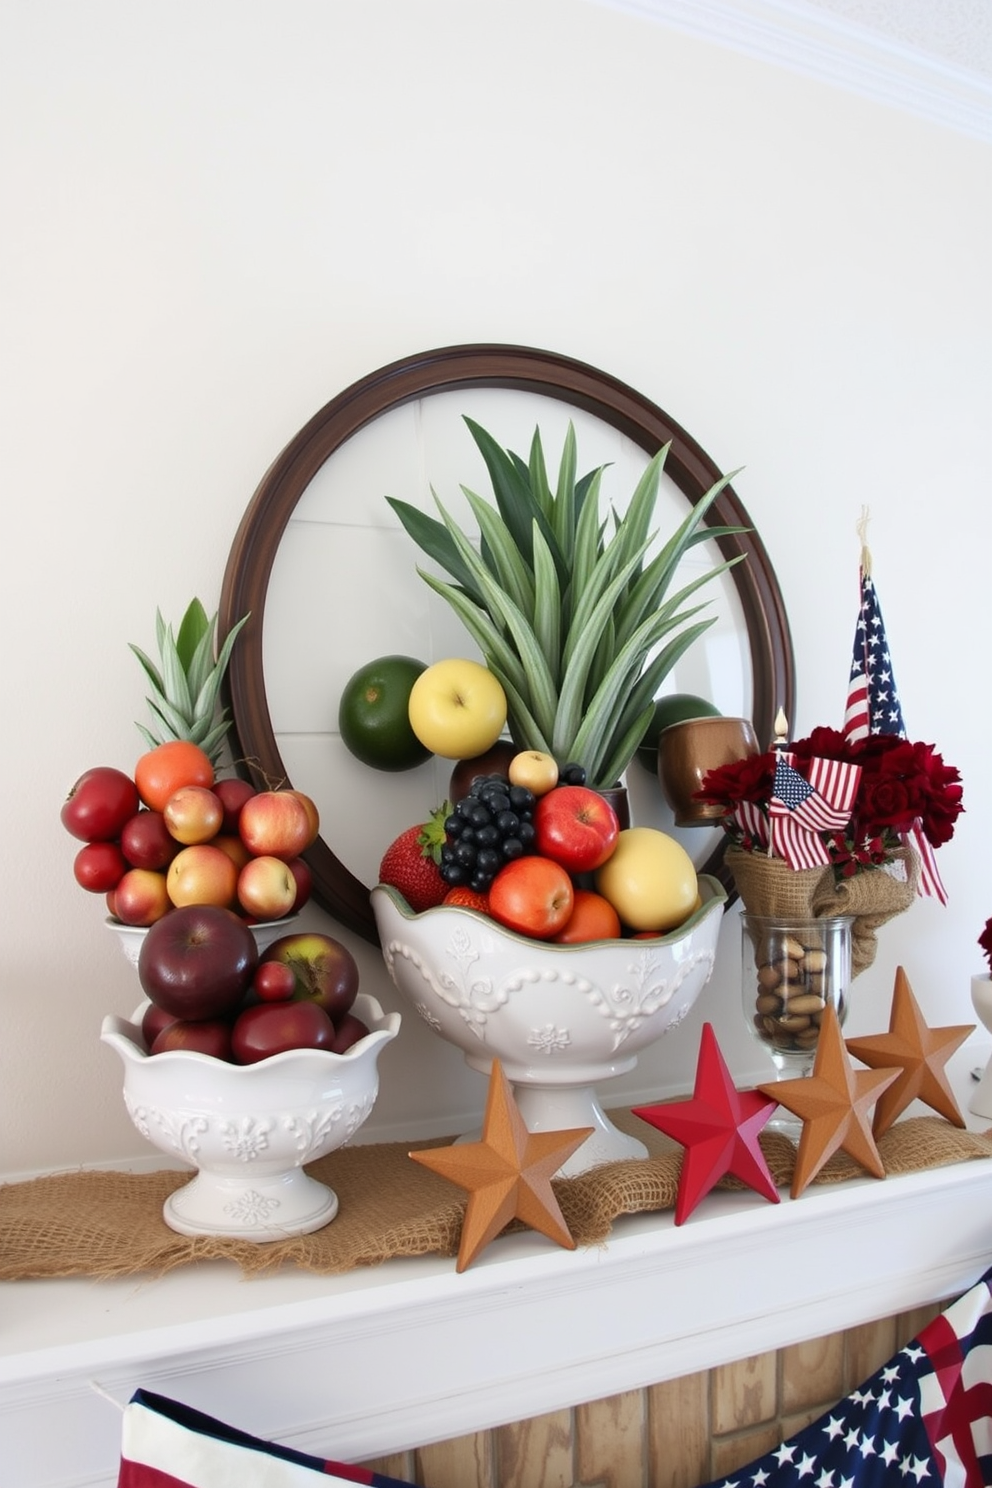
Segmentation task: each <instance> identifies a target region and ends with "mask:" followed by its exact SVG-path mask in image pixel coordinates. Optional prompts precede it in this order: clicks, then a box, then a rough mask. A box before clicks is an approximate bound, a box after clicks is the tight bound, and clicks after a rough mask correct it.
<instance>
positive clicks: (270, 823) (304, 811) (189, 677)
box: [61, 599, 320, 928]
mask: <svg viewBox="0 0 992 1488" xmlns="http://www.w3.org/2000/svg"><path fill="white" fill-rule="evenodd" d="M247 620H248V616H247V615H245V616H244V617H243V618H242V619H241V620H239V621H238V623H237V624H236V625H235V626H233V627H232V628H231V630H230V632H229V633H228V635H227V636H226V638H225V640H224V643H223V645H222V646H221V648H220V652H219V654H218V656H217V658H216V660H215V659H214V642H215V636H216V629H217V616H216V615H214V616H213V617H212V618H210V619H208V618H207V613H206V611H205V610H204V608H203V605H202V604H201V603H200V601H199V600H198V599H194V600H192V601H191V602H190V604H189V605H188V606H187V608H186V612H185V614H184V615H183V618H182V621H181V622H180V625H179V630H178V632H174V631H173V628H172V626H171V625H166V623H165V621H164V620H163V619H162V614H161V611H156V615H155V622H156V638H157V642H158V652H159V664H158V665H157V666H156V665H155V663H154V662H153V661H151V660H150V659H149V657H148V656H146V654H145V653H144V651H142V650H141V649H140V647H138V646H134V645H132V646H131V650H132V651H133V652H134V654H135V655H136V656H137V658H138V660H139V661H140V663H141V666H142V670H143V671H144V673H145V679H146V681H147V682H148V683H149V686H150V696H149V697H148V700H147V701H148V708H149V712H150V714H151V720H152V721H151V726H150V727H146V726H145V725H144V724H140V723H139V724H138V725H137V728H138V732H139V733H140V734H141V737H142V738H143V739H144V741H145V743H146V745H147V746H148V747H147V749H146V750H145V752H144V753H143V754H142V755H141V756H140V758H139V759H138V762H137V764H136V765H135V768H134V773H133V775H128V774H126V773H125V772H124V771H123V770H119V769H117V768H115V767H114V766H108V765H98V766H96V767H95V768H93V769H91V770H86V771H84V773H83V774H82V775H81V776H80V777H79V779H78V780H77V781H76V783H75V785H74V786H73V787H72V789H71V790H70V792H69V795H68V797H67V799H66V801H65V803H64V804H63V806H62V812H61V817H62V825H63V826H64V827H65V829H66V831H67V832H69V833H70V834H71V835H72V836H73V837H75V838H77V839H78V840H79V841H81V842H82V843H83V844H84V846H83V847H81V848H80V849H79V850H78V852H77V853H76V857H75V861H74V863H73V872H74V874H75V878H76V882H77V883H78V884H79V885H80V887H81V888H84V889H88V890H89V891H90V892H91V893H94V894H103V895H105V896H106V903H107V908H108V909H109V911H110V913H111V915H112V916H113V918H114V919H116V920H119V921H120V922H121V923H122V924H124V925H133V926H137V927H140V928H147V927H148V926H149V925H154V924H155V923H156V922H157V921H158V920H160V919H162V917H163V916H164V915H166V914H168V913H169V912H170V911H173V910H176V909H180V908H184V907H186V906H188V905H198V904H211V905H216V906H218V907H222V908H226V909H231V910H233V911H234V912H235V914H237V915H239V916H241V917H242V918H243V919H245V920H249V921H256V920H280V919H283V918H284V917H285V916H287V915H290V914H295V913H296V911H297V910H299V909H301V908H302V906H303V905H304V904H305V903H306V902H307V900H308V899H309V897H310V890H311V882H312V881H311V874H310V869H309V867H308V866H307V864H306V862H305V861H304V859H303V857H302V854H303V853H304V852H305V851H306V850H307V848H308V847H310V846H311V844H312V843H313V842H315V841H316V839H317V835H318V833H319V830H320V820H319V816H318V812H317V808H316V806H315V805H314V803H313V801H312V800H311V799H310V797H309V796H306V795H304V794H303V793H302V792H301V791H294V790H256V789H255V787H254V786H252V785H251V784H249V782H248V781H246V780H241V779H239V778H236V777H232V778H230V779H218V778H217V770H218V767H219V763H220V758H221V753H222V747H223V743H224V739H225V737H226V735H227V731H228V729H229V728H230V726H231V724H230V719H229V717H228V715H227V712H226V710H225V709H224V708H222V707H221V706H220V703H219V697H220V686H221V682H222V680H223V677H224V672H225V670H226V668H227V665H228V662H229V661H230V657H231V652H232V650H233V647H234V643H235V641H236V639H237V636H238V634H239V632H240V631H241V629H242V627H243V626H244V625H245V623H246V621H247Z"/></svg>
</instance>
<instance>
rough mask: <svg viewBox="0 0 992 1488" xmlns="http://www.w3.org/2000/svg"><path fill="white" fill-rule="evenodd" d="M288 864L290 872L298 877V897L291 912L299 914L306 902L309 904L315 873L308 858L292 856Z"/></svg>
mask: <svg viewBox="0 0 992 1488" xmlns="http://www.w3.org/2000/svg"><path fill="white" fill-rule="evenodd" d="M288 866H289V871H290V873H291V874H292V875H293V877H294V878H295V879H296V898H295V899H294V900H293V907H292V909H291V910H290V911H289V912H290V914H298V913H299V911H300V910H301V909H302V908H303V906H304V904H307V903H308V902H309V900H310V895H311V893H312V892H313V874H312V873H311V871H310V864H309V863H308V862H307V860H306V858H290V860H289V865H288Z"/></svg>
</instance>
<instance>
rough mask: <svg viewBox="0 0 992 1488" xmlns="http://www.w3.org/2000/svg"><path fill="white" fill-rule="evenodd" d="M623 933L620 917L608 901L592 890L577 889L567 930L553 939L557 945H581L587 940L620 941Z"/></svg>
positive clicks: (560, 931) (566, 926) (561, 931)
mask: <svg viewBox="0 0 992 1488" xmlns="http://www.w3.org/2000/svg"><path fill="white" fill-rule="evenodd" d="M621 933H622V927H621V924H620V916H619V915H618V914H617V912H616V910H615V909H614V908H613V905H612V904H611V903H610V901H609V900H608V899H604V898H603V895H602V894H594V893H593V891H592V890H591V889H576V890H575V904H574V906H573V908H572V913H571V915H570V916H569V918H568V921H567V923H566V925H565V928H564V929H563V930H559V931H558V934H557V935H555V936H553V937H552V938H553V940H554V941H555V943H556V944H557V945H580V944H582V943H583V942H585V941H587V940H618V939H619V938H620V935H621Z"/></svg>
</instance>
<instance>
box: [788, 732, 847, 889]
mask: <svg viewBox="0 0 992 1488" xmlns="http://www.w3.org/2000/svg"><path fill="white" fill-rule="evenodd" d="M860 776H861V770H860V767H859V766H858V765H844V764H841V763H839V762H838V761H836V760H826V759H814V760H811V761H810V779H808V780H807V779H806V777H805V776H804V775H801V774H800V772H799V771H798V770H797V769H796V768H795V766H794V765H793V763H792V759H791V757H790V756H788V755H787V754H785V753H781V754H779V756H778V759H777V760H776V762H775V785H774V788H773V790H772V796H771V800H770V801H769V803H768V816H769V823H770V838H771V849H772V852H774V853H777V854H778V856H779V857H780V858H784V859H785V861H786V862H787V863H788V865H789V867H790V868H793V869H796V870H800V869H803V868H816V867H818V866H819V865H821V864H826V863H829V862H830V854H829V852H828V851H827V845H826V843H825V842H824V841H823V838H822V836H821V835H820V834H821V833H822V832H836V831H839V830H841V828H843V827H845V826H846V825H847V823H848V821H849V820H850V816H851V805H852V803H853V801H854V795H855V792H856V790H857V787H858V780H859V779H860Z"/></svg>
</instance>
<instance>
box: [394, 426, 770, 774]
mask: <svg viewBox="0 0 992 1488" xmlns="http://www.w3.org/2000/svg"><path fill="white" fill-rule="evenodd" d="M465 422H466V424H467V426H468V428H469V431H470V433H471V434H472V436H473V438H474V440H475V442H476V444H477V446H478V448H479V450H480V452H481V454H482V457H483V460H484V462H485V465H486V468H487V470H488V472H489V476H490V479H491V481H492V487H493V501H494V502H495V505H494V504H493V502H490V501H486V500H483V498H481V497H480V496H478V495H476V494H475V493H474V492H472V491H470V490H468V488H467V487H464V486H463V487H462V490H463V492H464V495H465V498H466V500H467V501H468V503H469V507H470V509H471V511H472V514H473V516H474V517H475V519H476V522H477V523H478V528H479V534H480V540H479V543H478V544H475V543H473V542H472V541H471V540H470V539H469V538H468V536H467V535H466V534H465V533H464V532H463V531H462V530H461V529H460V528H459V526H458V524H457V523H456V522H455V520H454V518H453V517H452V516H451V514H450V513H449V512H448V511H447V510H446V509H445V507H444V505H443V503H442V502H441V500H440V499H439V498H438V496H437V494H436V493H435V492H433V491H432V495H433V497H434V502H435V505H436V507H437V510H438V513H439V518H435V517H430V516H427V515H426V514H425V513H423V512H421V511H420V510H419V509H418V508H416V507H412V506H410V505H409V504H407V503H406V502H403V501H398V500H395V499H393V498H390V497H387V498H386V499H387V501H388V502H389V505H390V506H391V507H392V509H393V510H394V511H395V513H396V515H397V516H398V517H399V519H400V522H401V523H402V525H403V526H404V528H405V529H406V531H407V533H408V535H409V536H411V537H412V538H413V539H414V541H415V542H416V543H417V545H418V546H419V547H420V548H421V549H422V551H423V552H424V553H425V554H426V555H427V556H428V557H429V558H431V559H433V560H434V562H435V563H436V564H438V565H439V566H440V568H441V569H442V570H444V572H445V573H446V574H447V575H448V576H449V577H448V578H442V577H438V576H437V575H436V574H433V573H429V572H427V571H426V570H424V569H423V568H418V573H419V574H420V575H421V577H422V578H423V579H424V581H425V582H426V583H427V584H428V585H429V586H430V587H431V588H432V589H433V590H434V592H435V593H437V594H439V595H440V596H441V597H442V598H443V599H445V600H446V602H447V603H448V604H449V605H450V606H451V608H452V609H453V610H454V611H455V613H456V614H457V615H458V617H459V618H460V620H461V621H462V623H463V624H464V625H465V627H466V629H467V630H468V632H469V634H470V635H471V636H472V638H473V640H474V641H475V642H476V644H477V646H478V647H479V650H480V651H481V653H482V655H483V657H484V659H485V661H486V664H487V665H488V667H489V669H490V670H491V671H492V672H493V673H494V675H495V676H496V677H498V679H499V681H500V682H501V684H502V686H503V689H504V691H505V692H506V695H507V703H508V712H509V720H510V731H511V734H512V737H513V739H514V742H515V743H516V744H517V745H518V746H519V747H520V748H532V749H540V750H543V751H545V752H547V753H551V754H554V755H555V756H556V757H558V758H572V759H581V761H582V763H583V764H584V765H585V766H586V770H587V772H588V775H589V780H590V784H593V785H598V786H601V787H603V786H608V785H612V784H613V783H614V782H615V781H616V779H618V778H619V775H620V774H621V773H622V771H623V770H624V768H626V765H627V763H628V762H629V760H630V758H631V756H632V754H633V753H634V750H635V749H636V747H637V745H638V744H639V743H640V741H641V739H642V738H643V736H644V733H645V732H646V730H647V727H648V725H649V723H650V721H651V717H652V715H653V702H654V697H655V694H656V692H657V689H658V688H659V687H660V685H661V683H662V682H663V680H664V678H665V676H666V675H667V674H668V672H669V671H670V670H671V668H672V667H673V666H674V665H675V663H676V662H677V660H678V659H679V658H680V657H681V656H682V655H683V654H684V653H685V651H686V650H687V649H688V648H689V646H690V645H692V644H693V642H694V641H695V640H697V639H698V638H699V636H700V635H701V634H702V633H703V631H705V630H706V629H707V628H708V626H710V625H712V624H713V619H712V618H710V619H705V620H698V621H695V622H694V623H692V624H689V623H688V622H690V621H692V620H693V617H694V616H696V615H697V614H698V612H699V610H700V608H701V606H699V605H694V606H687V605H686V601H687V600H688V599H689V597H690V596H691V595H693V594H694V593H695V591H696V590H697V589H698V588H699V587H700V586H701V585H702V584H704V583H708V582H709V581H710V580H711V579H714V578H716V577H717V576H718V575H719V574H721V573H724V572H725V571H727V570H728V569H729V568H731V567H732V566H733V565H734V564H735V563H737V562H739V561H740V559H739V558H735V559H731V560H729V561H727V562H724V563H721V564H718V565H716V566H714V567H713V568H711V569H708V570H707V571H706V572H705V573H704V574H702V575H700V576H699V577H697V578H696V579H695V580H693V581H692V582H691V583H688V584H686V585H685V586H684V587H683V588H682V589H680V590H679V592H678V593H676V594H674V595H670V594H669V593H668V591H669V588H670V587H671V584H672V580H673V578H674V576H675V573H676V570H677V568H678V566H679V564H680V562H681V560H682V558H683V557H684V555H685V554H686V553H687V552H688V551H689V550H690V549H692V548H693V547H695V546H697V545H698V544H699V543H702V542H706V541H709V540H711V539H714V538H718V537H721V536H725V535H730V534H732V533H738V532H740V531H742V530H743V529H742V528H740V527H722V526H712V527H709V526H706V525H705V518H706V515H707V513H708V511H709V509H710V508H711V506H712V505H713V502H714V501H715V500H716V498H717V497H718V496H719V494H720V492H721V491H722V490H723V489H724V488H725V487H726V486H727V485H728V484H729V483H730V481H731V480H733V478H734V475H735V474H736V473H737V472H732V473H731V474H730V475H727V476H724V477H723V478H722V479H720V480H719V481H717V482H716V483H715V484H714V485H713V486H712V487H711V488H710V490H709V491H707V492H706V493H705V495H704V496H703V497H702V498H701V499H700V500H699V501H698V502H697V503H696V504H695V505H694V506H693V507H692V509H691V510H690V511H689V513H688V514H687V515H686V517H685V519H684V520H683V521H682V522H681V523H680V524H679V526H678V527H677V529H676V530H675V531H674V532H673V533H672V534H670V535H669V536H668V538H667V540H666V541H664V542H663V543H662V545H661V547H660V548H659V549H658V551H656V552H654V553H653V555H651V556H649V554H650V553H651V550H652V548H655V547H657V543H658V540H659V534H658V533H657V532H655V531H653V530H652V524H653V522H654V518H655V513H656V507H657V498H658V490H659V486H660V481H661V476H662V473H663V469H664V463H665V458H666V456H667V453H668V449H669V446H667V445H666V446H665V447H663V448H662V449H661V450H659V451H658V452H657V454H656V455H654V456H653V458H652V459H651V460H650V461H649V462H648V464H647V466H646V468H645V470H644V472H643V474H642V476H641V477H640V479H639V481H638V482H637V485H636V487H635V489H634V491H633V494H632V495H631V498H630V501H629V503H628V504H627V507H626V509H625V511H624V512H623V513H622V514H620V513H618V512H617V511H616V510H615V509H611V510H610V512H609V513H608V514H607V516H606V517H605V518H604V517H603V516H602V515H601V513H600V501H599V493H600V486H601V481H602V476H603V471H604V469H605V468H606V467H604V466H600V467H599V468H597V469H595V470H592V471H590V472H589V474H588V475H586V476H583V477H582V478H581V479H580V480H578V481H577V480H576V479H575V470H576V464H577V460H576V444H575V433H574V429H573V427H572V426H571V424H570V425H569V428H568V432H567V434H566V437H565V441H564V446H563V450H562V455H561V460H560V464H559V468H558V474H557V479H556V482H555V485H554V487H552V483H551V481H550V479H549V477H548V472H547V466H546V463H545V458H544V451H543V448H542V444H541V438H540V430H535V433H534V437H533V439H532V441H531V446H530V454H529V459H528V460H527V461H524V460H523V459H522V458H521V457H520V456H519V455H516V454H514V453H513V452H512V451H509V450H503V449H502V448H501V447H500V446H499V445H498V444H497V443H496V441H495V440H494V439H493V438H492V436H491V435H490V434H488V433H487V432H486V431H485V430H484V429H482V428H481V427H480V426H479V425H478V424H476V423H475V422H474V421H473V420H471V419H468V418H466V420H465ZM680 627H681V629H680ZM676 632H677V633H676Z"/></svg>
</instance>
